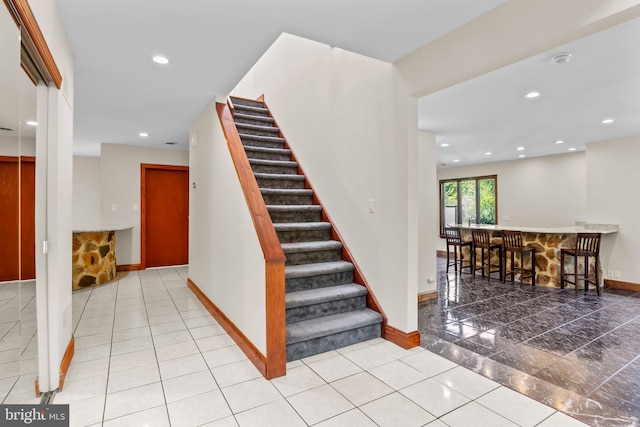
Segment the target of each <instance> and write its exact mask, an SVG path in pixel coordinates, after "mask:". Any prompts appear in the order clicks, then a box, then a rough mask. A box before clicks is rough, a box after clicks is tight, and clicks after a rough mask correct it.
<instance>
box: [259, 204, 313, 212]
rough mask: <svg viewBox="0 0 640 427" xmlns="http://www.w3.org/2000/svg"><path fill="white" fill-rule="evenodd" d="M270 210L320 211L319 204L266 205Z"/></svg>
mask: <svg viewBox="0 0 640 427" xmlns="http://www.w3.org/2000/svg"><path fill="white" fill-rule="evenodd" d="M267 210H270V211H321V210H322V206H320V205H267Z"/></svg>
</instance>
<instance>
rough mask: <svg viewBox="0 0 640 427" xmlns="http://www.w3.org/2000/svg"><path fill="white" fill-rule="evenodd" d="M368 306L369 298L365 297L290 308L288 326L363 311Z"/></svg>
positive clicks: (288, 310)
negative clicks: (323, 317) (303, 321)
mask: <svg viewBox="0 0 640 427" xmlns="http://www.w3.org/2000/svg"><path fill="white" fill-rule="evenodd" d="M366 306H367V297H366V296H364V295H363V296H361V297H354V298H344V299H340V300H336V301H328V302H323V303H321V304H313V305H307V306H304V307H295V308H289V309H287V324H289V323H294V322H300V321H302V320H309V319H316V318H318V317H322V316H330V315H332V314H338V313H346V312H348V311H353V310H363V309H364V308H366Z"/></svg>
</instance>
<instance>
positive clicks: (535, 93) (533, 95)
mask: <svg viewBox="0 0 640 427" xmlns="http://www.w3.org/2000/svg"><path fill="white" fill-rule="evenodd" d="M540 95H542V94H541V93H540V92H538V91H536V90H534V91H531V92H529V93H527V94H526V95H525V96H524V97H525V98H527V99H533V98H537V97H539V96H540Z"/></svg>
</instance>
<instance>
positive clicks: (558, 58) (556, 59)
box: [551, 52, 571, 64]
mask: <svg viewBox="0 0 640 427" xmlns="http://www.w3.org/2000/svg"><path fill="white" fill-rule="evenodd" d="M570 59H571V54H570V53H569V52H563V53H559V54H557V55H555V56H552V57H551V61H552V62H553V63H554V64H566V63H567V62H569V60H570Z"/></svg>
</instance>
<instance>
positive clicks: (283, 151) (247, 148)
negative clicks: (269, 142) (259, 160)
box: [244, 145, 291, 154]
mask: <svg viewBox="0 0 640 427" xmlns="http://www.w3.org/2000/svg"><path fill="white" fill-rule="evenodd" d="M244 151H257V152H260V153H269V154H291V150H289V149H288V148H270V147H256V146H255V145H245V147H244Z"/></svg>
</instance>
